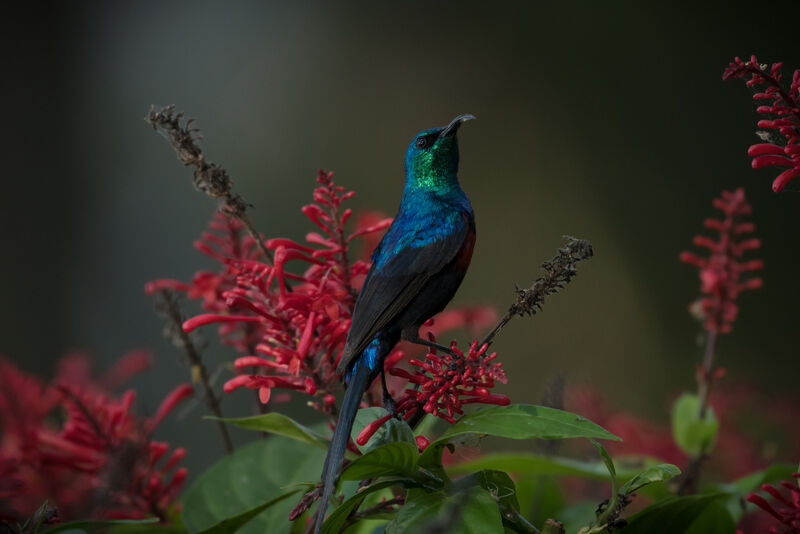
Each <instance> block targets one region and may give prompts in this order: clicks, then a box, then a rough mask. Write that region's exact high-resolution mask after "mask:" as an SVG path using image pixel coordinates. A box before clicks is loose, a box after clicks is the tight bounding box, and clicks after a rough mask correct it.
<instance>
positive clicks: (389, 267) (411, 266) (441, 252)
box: [337, 214, 470, 373]
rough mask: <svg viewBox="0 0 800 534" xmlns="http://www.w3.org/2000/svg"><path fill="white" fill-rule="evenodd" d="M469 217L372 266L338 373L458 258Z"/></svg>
mask: <svg viewBox="0 0 800 534" xmlns="http://www.w3.org/2000/svg"><path fill="white" fill-rule="evenodd" d="M466 219H467V216H466V214H465V217H464V220H462V221H461V222H462V224H459V225H457V226H456V228H454V229H453V231H452V232H451V233H449V234H447V235H445V236H443V237H442V238H441V239H438V240H437V241H433V242H432V243H429V244H427V245H424V246H422V247H419V248H413V247H406V248H404V249H402V250H401V251H400V252H398V253H397V255H396V256H395V257H394V258H392V259H391V260H390V261H389V262H387V263H386V265H384V266H383V267H380V268H376V267H374V266H373V268H372V269H370V271H369V273H368V274H367V278H366V279H365V280H364V285H363V286H362V287H361V291H360V292H359V294H358V300H357V301H356V305H355V309H354V310H353V324H352V326H351V327H350V332H349V333H348V335H347V343H346V344H345V347H344V351H343V352H342V357H341V359H340V360H339V365H338V366H337V371H338V372H340V373H341V372H343V371H344V370H345V369H347V366H348V365H350V363H351V362H352V361H353V359H354V358H355V357H357V356H358V355H359V354H361V352H362V351H363V350H364V349H365V348H366V347H367V345H369V343H370V341H372V339H373V338H374V337H375V334H377V333H378V332H379V331H381V330H382V329H383V328H385V327H386V326H387V325H389V324H390V323H391V322H392V321H393V320H394V319H395V318H396V317H397V316H399V315H400V314H401V313H402V312H403V310H405V308H406V306H408V304H409V303H410V302H411V301H412V300H413V299H414V297H416V296H417V295H418V294H419V292H420V291H421V290H422V288H423V287H424V286H425V284H426V283H427V282H428V280H429V279H430V278H431V277H432V276H434V275H435V274H437V273H438V272H440V271H441V270H442V269H443V268H444V267H445V266H447V264H449V263H450V262H451V261H452V260H453V259H454V258H455V256H456V255H457V254H458V253H459V251H460V250H461V247H462V246H463V244H464V240H465V239H466V237H467V233H468V232H469V227H470V225H469V223H468V221H467V220H466ZM403 326H406V325H403Z"/></svg>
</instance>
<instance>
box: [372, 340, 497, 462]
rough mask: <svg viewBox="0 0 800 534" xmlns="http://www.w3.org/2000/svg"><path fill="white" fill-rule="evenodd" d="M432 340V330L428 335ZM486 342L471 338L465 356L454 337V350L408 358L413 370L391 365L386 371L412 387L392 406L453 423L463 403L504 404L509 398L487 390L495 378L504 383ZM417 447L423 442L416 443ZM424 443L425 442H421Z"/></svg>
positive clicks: (376, 424) (409, 414)
mask: <svg viewBox="0 0 800 534" xmlns="http://www.w3.org/2000/svg"><path fill="white" fill-rule="evenodd" d="M428 337H429V338H430V339H431V340H432V341H433V340H435V338H434V336H433V335H432V334H429V336H428ZM488 348H489V346H488V345H487V344H484V345H483V346H481V347H478V341H477V340H475V341H473V342H472V344H471V345H470V347H469V351H468V352H467V354H466V356H465V355H464V353H463V352H462V351H461V350H459V348H458V346H457V344H456V342H455V341H453V342H452V343H451V344H450V350H451V351H453V353H454V354H443V355H437V354H436V351H435V350H431V351H429V352H428V353H427V354H426V355H425V361H420V360H415V359H411V360H409V363H410V364H411V365H413V366H414V367H416V369H415V370H414V372H413V373H411V372H408V371H406V370H405V369H397V368H391V369H390V370H389V373H390V374H391V375H393V376H399V377H402V378H405V379H406V380H408V382H409V383H411V384H413V387H412V388H410V389H406V390H405V391H404V392H403V394H402V396H401V397H400V399H399V400H398V401H397V404H396V406H395V409H396V411H397V413H398V414H399V415H401V416H402V417H403V418H404V419H410V418H411V417H412V416H414V415H415V414H417V413H418V412H420V411H424V412H427V413H430V414H433V415H436V416H438V417H441V418H442V419H444V420H446V421H449V422H450V423H455V417H454V416H455V415H460V414H463V413H464V410H463V409H462V407H463V406H464V405H465V404H473V403H482V404H499V405H501V406H505V405H507V404H509V403H510V400H509V399H508V397H506V396H505V395H499V394H496V393H490V392H489V390H490V389H491V388H493V387H494V385H495V381H497V382H502V383H503V384H505V383H507V379H506V373H505V371H503V368H502V367H503V364H501V363H497V362H494V360H495V358H497V353H496V352H493V353H491V354H489V355H487V354H486V350H487V349H488ZM390 417H391V415H386V416H384V417H383V418H381V419H378V420H377V421H374V422H373V423H372V424H370V425H368V426H367V427H366V428H364V430H363V431H362V432H361V434H359V436H358V440H357V442H358V444H359V445H364V444H365V443H366V442H367V441H369V438H370V437H372V435H373V434H374V433H375V432H376V431H377V430H378V428H380V427H381V426H382V425H383V424H384V423H385V422H386V421H388V420H389V418H390ZM418 445H419V446H420V447H421V448H424V447H423V443H418ZM424 446H427V445H424Z"/></svg>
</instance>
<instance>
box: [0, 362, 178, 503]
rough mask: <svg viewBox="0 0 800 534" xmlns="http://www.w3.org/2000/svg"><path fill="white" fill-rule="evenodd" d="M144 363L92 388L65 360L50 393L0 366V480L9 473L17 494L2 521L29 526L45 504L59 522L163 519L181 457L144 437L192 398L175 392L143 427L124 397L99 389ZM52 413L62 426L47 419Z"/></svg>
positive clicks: (85, 369) (86, 375)
mask: <svg viewBox="0 0 800 534" xmlns="http://www.w3.org/2000/svg"><path fill="white" fill-rule="evenodd" d="M146 360H149V356H148V355H146V354H145V353H142V352H134V353H131V354H130V355H129V356H126V357H124V358H123V359H122V360H121V365H120V366H115V367H114V368H112V370H111V371H109V372H108V373H107V374H106V375H105V376H104V377H103V379H102V380H100V381H97V380H94V379H92V377H91V373H90V370H91V369H90V367H89V364H88V359H87V358H86V357H85V356H83V355H80V354H72V355H69V356H67V357H66V358H63V359H62V360H61V361H60V362H59V365H58V369H59V370H58V373H57V376H56V378H55V380H54V381H53V384H49V385H46V384H44V383H42V382H40V381H39V380H38V379H36V378H34V377H31V376H29V375H27V374H26V373H23V372H21V371H20V370H18V369H17V368H16V367H14V366H13V365H12V364H10V363H8V362H5V361H4V360H0V371H1V372H0V380H1V381H2V384H1V385H0V429H2V434H0V471H3V470H4V469H5V467H6V466H7V465H8V463H9V462H13V463H15V464H16V466H17V467H16V469H15V470H14V472H13V473H12V474H13V475H14V477H15V479H14V483H15V484H19V485H22V486H23V487H24V491H18V492H16V494H14V495H13V496H12V498H11V500H10V507H11V509H12V510H13V514H11V515H13V516H14V517H17V518H19V517H25V516H28V515H30V514H31V513H32V512H33V511H34V510H35V509H36V508H38V506H40V505H41V503H42V502H44V500H45V499H49V500H50V501H51V502H52V503H53V504H55V505H56V506H58V508H59V513H60V514H61V516H62V517H64V518H65V519H72V518H78V517H82V516H83V517H85V516H91V517H107V518H141V517H145V516H150V515H152V514H156V515H158V516H159V517H160V518H161V519H165V518H166V517H167V510H168V508H169V507H170V506H171V505H172V503H173V502H174V500H175V498H176V497H177V494H178V491H179V490H180V488H181V486H182V484H183V482H184V481H185V479H186V469H185V468H178V463H179V462H180V461H181V459H182V458H183V457H184V456H185V454H186V450H185V449H182V448H178V449H175V450H174V451H173V452H172V453H171V454H167V453H168V451H169V446H168V445H167V444H166V443H160V442H156V441H152V439H151V433H152V431H153V429H154V428H155V426H156V425H157V424H158V422H160V421H161V420H162V419H163V418H164V417H165V416H166V415H167V413H168V412H169V411H170V410H172V409H173V408H174V407H175V406H176V405H177V404H178V403H179V402H181V401H182V400H183V399H185V398H186V397H187V396H188V395H190V394H191V392H192V388H191V386H189V385H183V386H179V387H178V388H176V390H175V391H173V393H171V394H170V395H168V396H167V398H166V399H165V400H164V402H163V403H162V405H161V407H159V409H158V411H157V413H156V416H155V417H154V418H153V419H148V418H143V417H139V416H137V415H135V414H134V413H133V411H132V405H133V401H134V399H135V394H134V392H133V391H128V392H126V393H125V394H123V395H122V396H120V397H117V396H115V395H113V394H111V393H110V392H109V391H108V390H107V389H105V387H104V384H106V383H119V382H120V381H122V380H124V379H125V378H127V377H128V376H130V375H131V374H132V373H133V372H134V371H136V370H137V369H141V368H142V366H143V364H144V363H145V362H146ZM20 408H24V409H20ZM56 411H61V412H63V416H61V417H55V418H54V417H51V414H53V413H54V412H56ZM59 419H62V420H63V423H62V424H61V425H58V426H56V425H54V421H57V420H59ZM176 468H177V469H176ZM0 478H2V477H0ZM4 487H5V486H3V484H0V493H2V489H3V488H4ZM0 514H3V515H9V514H8V513H7V512H6V511H5V510H0Z"/></svg>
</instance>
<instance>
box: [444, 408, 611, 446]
mask: <svg viewBox="0 0 800 534" xmlns="http://www.w3.org/2000/svg"><path fill="white" fill-rule="evenodd" d="M462 434H489V435H492V436H500V437H504V438H511V439H530V438H539V439H564V438H599V439H612V440H617V441H621V440H620V438H619V437H617V436H615V435H614V434H612V433H610V432H609V431H607V430H605V429H604V428H602V427H600V426H598V425H596V424H594V423H592V422H591V421H589V420H588V419H586V418H585V417H583V416H581V415H576V414H573V413H569V412H565V411H563V410H557V409H555V408H548V407H545V406H534V405H532V404H511V405H509V406H491V407H488V408H483V409H480V410H477V411H475V412H473V413H471V414H468V415H465V416H464V417H462V418H461V419H460V420H459V421H457V422H456V424H454V425H452V426H450V428H448V429H447V430H446V431H445V433H444V434H443V435H442V437H441V438H440V439H439V440H438V441H441V440H444V439H448V438H452V437H455V436H458V435H462Z"/></svg>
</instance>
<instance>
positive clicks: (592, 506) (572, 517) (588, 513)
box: [551, 501, 597, 533]
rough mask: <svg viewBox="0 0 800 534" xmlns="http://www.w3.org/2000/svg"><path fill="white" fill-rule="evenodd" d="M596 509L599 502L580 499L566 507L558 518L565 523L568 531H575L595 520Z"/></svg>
mask: <svg viewBox="0 0 800 534" xmlns="http://www.w3.org/2000/svg"><path fill="white" fill-rule="evenodd" d="M596 511H597V502H595V501H580V502H577V503H575V504H572V505H570V506H567V507H566V508H564V509H563V510H562V511H561V513H559V514H558V517H557V518H556V519H558V520H559V521H561V522H562V523H564V529H565V530H566V532H568V533H574V532H578V531H579V530H580V529H581V528H582V527H584V526H585V525H588V524H589V523H591V522H592V521H594V519H595V515H596V514H595V512H596ZM551 517H552V516H551Z"/></svg>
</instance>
